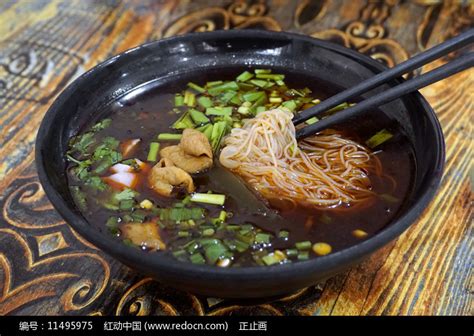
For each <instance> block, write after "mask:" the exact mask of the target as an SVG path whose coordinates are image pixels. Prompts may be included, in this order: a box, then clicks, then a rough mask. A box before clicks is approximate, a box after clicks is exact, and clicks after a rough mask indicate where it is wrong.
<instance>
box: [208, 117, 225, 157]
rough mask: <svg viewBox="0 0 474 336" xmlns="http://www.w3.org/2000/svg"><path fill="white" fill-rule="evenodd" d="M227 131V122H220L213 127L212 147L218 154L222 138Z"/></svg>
mask: <svg viewBox="0 0 474 336" xmlns="http://www.w3.org/2000/svg"><path fill="white" fill-rule="evenodd" d="M226 131H227V123H226V122H225V121H218V122H216V123H215V124H214V126H213V127H212V133H211V146H212V150H213V151H214V152H216V151H217V150H218V149H219V147H220V144H221V140H222V137H223V136H224V134H225V133H226Z"/></svg>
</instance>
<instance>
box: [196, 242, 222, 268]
mask: <svg viewBox="0 0 474 336" xmlns="http://www.w3.org/2000/svg"><path fill="white" fill-rule="evenodd" d="M203 241H205V240H204V239H202V240H201V244H202V245H203V247H204V254H205V255H206V259H207V261H208V262H209V263H210V264H215V263H216V261H217V260H218V259H220V258H222V257H225V256H227V255H228V250H227V248H226V247H225V245H224V244H222V243H221V241H220V240H218V239H212V240H211V241H209V242H203Z"/></svg>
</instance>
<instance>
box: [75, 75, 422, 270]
mask: <svg viewBox="0 0 474 336" xmlns="http://www.w3.org/2000/svg"><path fill="white" fill-rule="evenodd" d="M190 76H191V75H190ZM188 82H189V83H188ZM300 82H303V83H305V84H306V85H307V86H308V87H304V86H303V87H302V86H301V85H298V83H300ZM318 84H319V83H311V82H309V81H305V80H301V78H300V77H299V78H291V77H290V76H284V75H282V74H279V73H274V72H271V71H270V70H267V69H260V70H248V71H244V72H241V73H233V74H224V75H223V74H222V73H220V74H219V73H210V74H209V77H208V78H199V80H198V79H196V78H192V76H191V77H190V78H181V80H180V81H177V82H175V84H174V85H172V86H155V85H154V84H153V83H151V84H149V85H147V86H145V87H142V88H140V90H136V91H134V92H131V93H129V94H128V95H127V96H125V97H123V98H122V99H120V100H119V101H117V102H115V103H114V104H112V105H110V106H109V108H108V110H107V111H104V113H101V116H102V118H101V119H99V120H96V121H95V122H94V123H93V124H91V125H89V126H87V127H85V129H84V130H83V131H82V132H80V133H79V134H78V135H77V136H76V137H74V138H72V139H71V141H70V148H69V151H68V153H66V156H67V159H68V161H69V167H68V170H67V172H68V181H69V187H70V190H71V193H72V195H73V197H74V200H75V203H76V205H77V207H78V209H79V210H80V211H81V213H82V214H83V216H84V217H85V218H86V219H87V220H88V221H89V222H91V223H92V224H93V225H96V226H97V227H99V228H100V229H102V230H108V231H109V232H110V234H112V235H114V236H116V237H117V239H120V240H122V241H123V242H124V244H127V245H129V246H132V247H134V248H139V249H142V250H144V252H147V253H163V254H168V255H170V256H171V257H173V258H176V259H177V260H181V261H183V262H192V263H195V264H209V265H215V266H219V267H242V266H257V265H261V266H271V265H276V264H281V263H291V262H298V261H302V260H307V259H309V258H316V257H322V256H324V255H327V254H329V253H334V252H336V251H338V250H341V249H344V248H347V247H349V246H351V245H354V244H356V243H358V242H360V241H361V240H363V239H368V238H370V237H371V236H373V235H374V234H376V233H377V232H379V231H380V230H381V229H383V228H384V227H385V226H386V225H387V224H388V223H390V222H391V221H392V220H393V219H394V218H396V216H397V214H398V212H399V210H400V209H401V208H402V207H403V201H404V199H405V198H406V197H407V196H408V195H409V192H410V185H411V182H412V181H411V179H412V176H413V170H414V166H413V158H412V155H413V154H412V150H411V148H410V146H409V144H408V141H407V139H406V138H405V137H404V136H403V135H402V134H400V133H399V132H398V131H397V129H392V128H390V129H387V128H383V127H380V125H384V120H382V119H381V118H383V117H382V116H381V115H380V114H376V113H375V112H374V113H372V114H371V115H370V116H369V118H367V120H362V121H357V122H356V123H352V124H348V125H341V126H340V127H339V128H338V129H335V130H326V131H324V132H322V133H320V134H318V135H316V136H315V137H311V138H308V139H305V140H304V141H301V142H296V140H295V139H294V127H293V125H292V123H291V118H292V116H293V114H294V113H298V111H300V110H303V109H306V108H309V107H311V106H313V105H314V104H317V103H318V102H319V99H322V98H324V97H325V94H324V93H323V92H318ZM347 106H348V104H344V105H342V106H339V107H338V108H336V109H335V110H333V111H331V112H332V113H337V111H338V110H339V109H343V108H345V107H347ZM308 122H317V120H309V121H308Z"/></svg>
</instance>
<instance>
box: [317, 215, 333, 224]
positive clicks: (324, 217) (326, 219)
mask: <svg viewBox="0 0 474 336" xmlns="http://www.w3.org/2000/svg"><path fill="white" fill-rule="evenodd" d="M319 220H320V221H321V222H323V223H324V224H329V223H331V222H332V218H331V217H330V216H328V215H327V214H325V213H323V214H322V215H321V217H320V218H319Z"/></svg>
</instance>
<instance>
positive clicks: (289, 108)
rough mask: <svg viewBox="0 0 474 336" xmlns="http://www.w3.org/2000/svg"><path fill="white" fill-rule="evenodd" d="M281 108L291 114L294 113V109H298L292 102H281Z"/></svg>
mask: <svg viewBox="0 0 474 336" xmlns="http://www.w3.org/2000/svg"><path fill="white" fill-rule="evenodd" d="M281 106H283V107H286V108H287V109H288V110H290V111H291V112H294V111H295V110H296V108H297V107H298V105H297V104H296V102H295V101H294V100H287V101H286V102H283V104H281Z"/></svg>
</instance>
